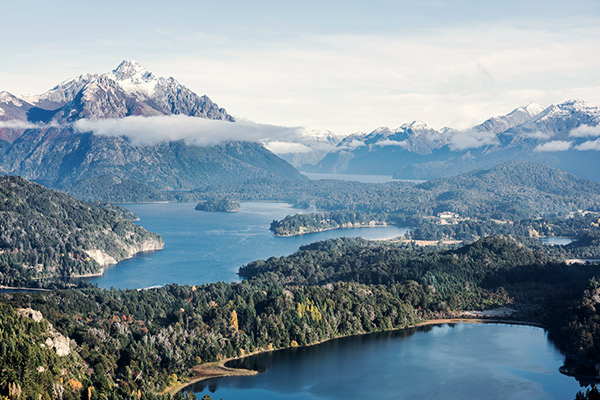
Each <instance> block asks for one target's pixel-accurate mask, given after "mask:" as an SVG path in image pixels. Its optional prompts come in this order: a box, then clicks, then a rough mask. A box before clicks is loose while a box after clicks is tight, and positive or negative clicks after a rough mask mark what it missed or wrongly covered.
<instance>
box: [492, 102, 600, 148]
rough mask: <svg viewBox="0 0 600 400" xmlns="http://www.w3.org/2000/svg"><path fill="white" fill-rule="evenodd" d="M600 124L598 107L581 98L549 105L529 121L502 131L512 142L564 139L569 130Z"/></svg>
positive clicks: (567, 135) (599, 109)
mask: <svg viewBox="0 0 600 400" xmlns="http://www.w3.org/2000/svg"><path fill="white" fill-rule="evenodd" d="M598 124H600V107H598V106H593V105H591V104H589V103H587V102H585V101H583V100H568V101H565V102H564V103H561V104H557V105H551V106H549V107H547V108H546V109H544V110H543V111H542V112H540V113H538V114H536V115H535V116H534V117H533V118H531V119H530V120H529V121H527V122H524V123H522V124H520V125H517V126H515V127H513V128H511V129H508V130H506V131H505V132H503V133H502V135H503V136H506V137H510V138H512V142H513V143H522V142H524V141H527V140H528V139H532V140H538V141H539V140H556V139H566V138H568V137H569V134H570V132H571V131H572V130H573V129H575V128H577V127H579V126H581V125H587V126H596V125H598Z"/></svg>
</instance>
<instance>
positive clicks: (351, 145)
mask: <svg viewBox="0 0 600 400" xmlns="http://www.w3.org/2000/svg"><path fill="white" fill-rule="evenodd" d="M362 146H366V144H365V143H364V142H362V141H360V140H358V139H352V141H350V142H348V143H343V144H339V145H338V146H336V148H335V151H342V150H354V149H356V148H357V147H362Z"/></svg>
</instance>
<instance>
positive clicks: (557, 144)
mask: <svg viewBox="0 0 600 400" xmlns="http://www.w3.org/2000/svg"><path fill="white" fill-rule="evenodd" d="M572 145H573V142H567V141H564V140H553V141H551V142H547V143H542V144H538V145H537V146H535V149H533V151H536V152H545V151H567V150H569V149H570V148H571V146H572Z"/></svg>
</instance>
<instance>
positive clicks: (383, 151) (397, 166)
mask: <svg viewBox="0 0 600 400" xmlns="http://www.w3.org/2000/svg"><path fill="white" fill-rule="evenodd" d="M581 129H587V130H585V131H578V130H581ZM574 132H575V133H574ZM578 132H579V133H578ZM598 137H600V107H597V106H593V105H590V104H588V103H586V102H584V101H582V100H569V101H566V102H564V103H561V104H557V105H551V106H549V107H547V108H543V107H542V106H540V105H539V104H535V103H531V104H528V105H526V106H523V107H519V108H516V109H514V110H513V111H511V112H510V113H508V114H506V115H502V116H496V117H492V118H489V119H487V120H486V121H484V122H482V123H481V124H478V125H476V126H474V127H472V128H469V129H466V130H462V131H457V130H455V129H452V128H443V129H440V130H439V131H438V130H435V129H432V128H430V127H428V126H427V125H426V124H425V123H423V122H419V121H415V122H412V123H410V124H404V125H402V126H400V127H399V128H397V129H389V128H387V127H381V128H377V129H376V130H374V131H373V132H370V133H368V134H354V135H350V136H348V137H346V138H344V139H343V140H342V141H341V142H340V143H339V144H338V145H337V146H336V148H335V149H334V150H333V151H331V152H330V153H329V154H327V155H326V156H325V157H324V158H323V159H322V160H321V161H319V162H318V163H317V164H315V165H314V166H305V167H304V168H303V169H304V170H306V171H309V172H322V173H326V172H329V173H331V172H333V173H350V174H381V175H391V174H394V175H395V176H397V177H398V178H416V179H429V178H435V177H440V176H447V175H453V174H458V173H462V172H466V171H468V170H470V169H474V168H487V167H491V166H494V165H496V164H498V163H500V162H503V161H508V160H513V159H517V160H519V159H526V160H535V161H538V162H542V163H546V164H549V165H552V166H559V167H561V168H562V169H565V170H567V171H570V172H573V173H575V174H579V175H580V176H583V177H587V178H591V179H600V174H599V173H596V172H595V171H600V157H599V155H600V154H598V153H597V152H596V151H597V150H600V139H598ZM593 139H596V140H595V141H594V140H593Z"/></svg>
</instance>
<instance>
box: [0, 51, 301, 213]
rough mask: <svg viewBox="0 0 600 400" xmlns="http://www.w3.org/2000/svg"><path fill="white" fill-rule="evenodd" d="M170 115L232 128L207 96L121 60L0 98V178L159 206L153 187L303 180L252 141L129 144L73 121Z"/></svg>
mask: <svg viewBox="0 0 600 400" xmlns="http://www.w3.org/2000/svg"><path fill="white" fill-rule="evenodd" d="M172 114H181V115H186V116H189V117H198V118H208V119H216V120H223V121H230V122H232V123H233V122H234V119H233V118H232V117H231V116H230V115H229V114H227V112H226V111H225V110H224V109H222V108H219V107H218V106H217V105H216V104H215V103H213V102H212V101H211V100H210V99H209V98H208V97H206V96H198V95H197V94H195V93H194V92H192V91H191V90H190V89H188V88H186V87H185V86H183V85H182V84H180V83H179V82H177V80H175V79H174V78H172V77H169V78H162V77H156V76H155V75H154V74H152V73H151V72H149V71H147V70H146V69H145V68H143V67H142V66H141V65H139V64H137V63H134V62H130V61H123V62H122V63H121V64H119V66H118V67H117V68H115V69H114V70H113V71H111V72H108V73H104V74H85V75H80V76H78V77H77V78H74V79H71V80H67V81H64V82H62V83H60V84H59V85H57V86H55V87H53V88H52V89H50V90H49V91H47V92H46V93H43V94H41V95H38V96H28V97H27V101H25V100H23V99H19V98H18V97H16V96H13V95H12V94H10V93H6V92H2V93H0V173H3V174H13V175H20V176H23V177H25V178H27V179H31V180H36V181H38V182H40V183H43V184H44V185H46V186H50V187H54V188H58V189H62V190H67V191H71V193H73V194H77V195H78V196H81V197H82V198H86V199H103V200H107V199H111V200H120V201H132V200H134V199H138V200H139V199H146V200H148V199H156V200H160V199H162V198H163V197H164V193H162V192H161V191H162V190H172V189H175V190H188V189H194V188H198V187H206V186H208V185H219V184H236V183H239V182H246V181H251V180H258V181H265V182H280V181H286V180H305V179H306V177H304V176H303V175H301V174H300V173H299V172H298V171H297V170H296V169H295V168H294V167H292V166H291V165H290V164H288V163H287V162H286V161H284V160H282V159H280V158H279V157H277V156H275V155H274V154H273V153H271V152H270V151H269V150H267V149H266V148H265V147H264V146H263V145H261V144H260V143H249V142H239V141H231V142H226V143H222V144H218V145H214V146H200V145H193V144H188V143H187V142H185V141H184V140H172V141H168V140H165V141H160V142H158V143H155V144H145V145H137V144H136V143H135V142H134V141H133V140H131V139H130V138H129V137H125V136H118V135H116V136H110V135H100V134H96V133H95V132H92V131H86V132H81V131H79V130H78V129H77V124H76V122H82V120H83V119H86V120H98V119H106V118H111V119H121V118H124V117H127V116H146V117H150V116H161V115H172ZM83 122H85V121H83ZM96 122H98V121H96ZM112 122H115V121H112ZM116 122H120V121H116ZM223 124H229V122H224V123H223ZM140 196H141V197H140Z"/></svg>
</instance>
